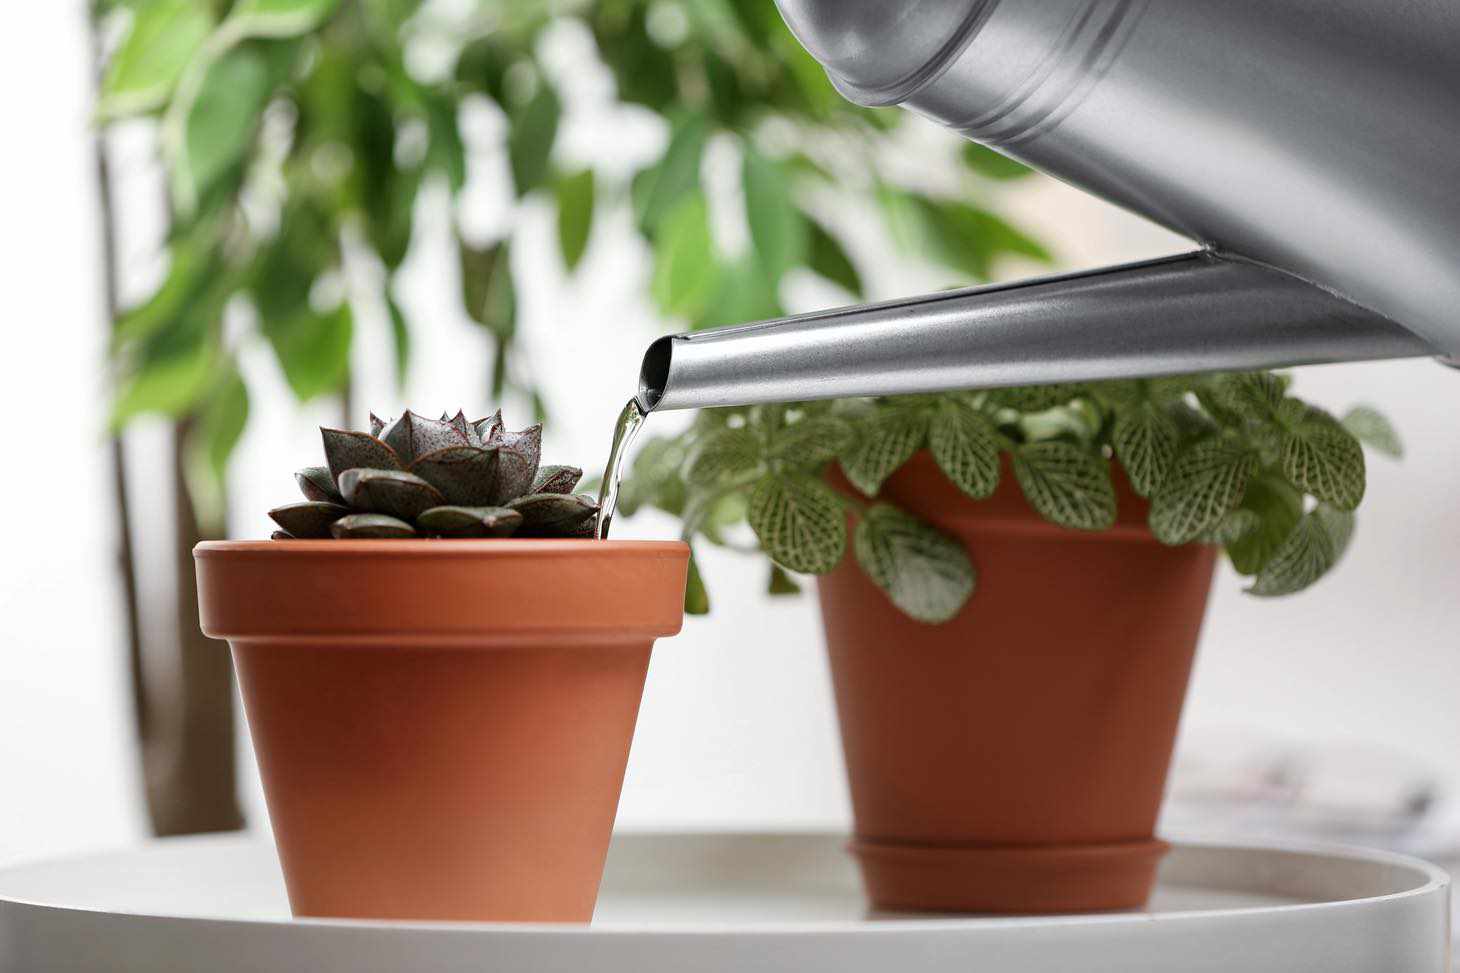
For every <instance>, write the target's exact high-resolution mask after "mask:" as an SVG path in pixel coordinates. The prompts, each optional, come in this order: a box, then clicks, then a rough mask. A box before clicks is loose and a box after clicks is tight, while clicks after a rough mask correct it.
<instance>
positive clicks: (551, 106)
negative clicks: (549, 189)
mask: <svg viewBox="0 0 1460 973" xmlns="http://www.w3.org/2000/svg"><path fill="white" fill-rule="evenodd" d="M562 112H563V106H562V103H561V102H559V101H558V93H557V92H556V91H554V90H553V89H552V86H551V85H549V84H548V83H547V82H546V81H545V80H539V82H538V86H537V93H536V94H534V95H533V96H532V98H531V99H530V100H529V101H528V102H527V104H525V105H523V106H522V107H521V108H518V109H517V110H515V111H513V112H512V114H511V118H510V120H509V124H510V126H511V127H510V128H509V130H508V133H507V159H508V162H510V163H511V167H512V184H513V185H514V186H516V187H517V195H518V196H525V195H527V194H528V193H529V192H531V191H532V190H533V189H536V188H537V187H538V186H541V185H543V184H544V183H545V182H546V181H547V179H548V177H549V174H550V169H549V167H548V160H549V159H550V158H551V157H552V153H553V143H554V142H555V141H556V140H557V137H558V119H559V118H560V117H561V116H562Z"/></svg>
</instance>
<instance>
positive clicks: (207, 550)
mask: <svg viewBox="0 0 1460 973" xmlns="http://www.w3.org/2000/svg"><path fill="white" fill-rule="evenodd" d="M688 550H689V545H687V544H686V543H685V542H684V541H635V540H602V541H600V540H592V539H588V538H580V539H565V538H553V537H542V538H538V537H532V538H513V537H479V538H471V539H467V540H461V539H457V540H448V539H445V538H441V539H431V538H419V539H400V540H289V541H273V540H241V541H203V542H202V543H200V544H198V545H197V546H196V547H194V548H193V556H194V557H195V558H218V557H234V556H240V555H245V556H254V557H262V558H287V557H293V556H297V555H301V554H310V555H315V556H321V555H323V556H326V557H328V556H331V555H338V556H339V557H340V558H341V559H348V558H357V557H390V558H429V557H450V558H461V557H463V556H474V555H480V556H483V557H492V558H508V557H514V556H522V555H540V554H558V555H561V556H564V557H567V556H576V557H584V556H593V557H603V556H624V555H644V554H653V553H660V554H666V555H671V556H675V555H678V554H680V553H681V552H687V551H688Z"/></svg>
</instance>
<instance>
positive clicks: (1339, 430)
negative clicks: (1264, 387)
mask: <svg viewBox="0 0 1460 973" xmlns="http://www.w3.org/2000/svg"><path fill="white" fill-rule="evenodd" d="M1289 402H1294V403H1296V402H1297V400H1295V399H1287V400H1285V401H1284V402H1283V410H1282V413H1281V419H1282V426H1283V436H1282V446H1281V449H1282V458H1281V462H1282V468H1283V475H1284V476H1286V477H1287V478H1288V482H1289V483H1291V484H1292V485H1293V486H1295V487H1297V488H1298V489H1299V490H1302V491H1303V492H1304V493H1310V494H1312V495H1313V496H1315V497H1317V498H1318V499H1319V500H1323V501H1325V502H1327V503H1330V504H1332V505H1333V506H1335V507H1338V508H1339V509H1341V510H1352V509H1354V508H1355V507H1357V506H1358V505H1359V501H1360V500H1362V499H1363V498H1364V483H1365V471H1364V450H1363V447H1362V446H1360V445H1359V441H1358V440H1357V439H1355V438H1354V436H1353V434H1352V433H1350V432H1349V431H1348V430H1347V429H1344V428H1343V426H1341V425H1339V424H1338V422H1336V421H1335V420H1334V419H1332V418H1331V417H1329V416H1328V415H1326V414H1325V413H1322V412H1319V411H1318V410H1316V409H1312V408H1308V407H1307V406H1303V405H1302V404H1301V403H1297V405H1294V406H1289V405H1288V403H1289Z"/></svg>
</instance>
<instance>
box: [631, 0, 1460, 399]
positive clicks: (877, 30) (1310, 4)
mask: <svg viewBox="0 0 1460 973" xmlns="http://www.w3.org/2000/svg"><path fill="white" fill-rule="evenodd" d="M777 2H778V4H779V6H780V8H781V11H782V14H783V16H784V17H785V19H786V22H787V24H788V25H789V26H790V28H791V30H792V32H793V33H794V34H795V35H796V36H797V38H798V39H799V40H800V41H801V42H802V43H803V44H804V45H805V46H806V47H807V49H808V50H809V51H810V52H811V53H812V54H813V55H814V56H815V57H816V58H817V59H818V60H819V61H820V62H821V63H822V64H823V66H824V67H825V68H826V71H827V74H828V75H829V77H830V78H831V80H832V82H833V84H835V85H836V87H837V88H838V89H839V90H840V91H841V92H842V93H843V94H844V95H845V96H846V97H848V98H850V99H851V100H853V101H856V102H859V103H861V104H865V105H900V106H902V107H905V108H908V109H910V110H912V111H915V112H917V113H919V114H922V115H925V116H927V117H929V118H931V119H933V120H935V121H937V122H938V123H940V124H942V125H945V126H947V127H949V128H953V129H955V130H957V131H959V132H960V133H962V134H963V135H965V136H967V137H969V138H972V139H974V140H977V141H979V142H982V143H984V144H987V145H989V146H992V147H993V148H995V149H997V150H998V151H1000V152H1004V153H1005V154H1007V155H1010V156H1012V157H1014V158H1017V159H1019V160H1020V161H1023V162H1025V163H1027V164H1029V165H1031V166H1033V167H1034V168H1036V169H1039V170H1041V171H1043V172H1046V173H1048V174H1050V175H1053V176H1055V177H1057V178H1059V179H1061V180H1063V181H1065V182H1068V183H1070V184H1072V185H1074V186H1077V187H1079V188H1081V189H1084V190H1086V191H1089V192H1092V193H1095V194H1097V195H1099V196H1101V197H1103V198H1105V199H1107V200H1109V201H1110V202H1112V203H1115V204H1117V205H1119V206H1121V207H1123V208H1125V209H1128V210H1131V211H1133V212H1136V213H1139V214H1141V215H1143V216H1145V217H1147V218H1149V219H1151V220H1153V221H1155V222H1157V223H1160V224H1162V225H1164V226H1166V227H1168V228H1170V229H1172V230H1174V231H1176V232H1178V233H1181V234H1183V235H1185V236H1187V237H1190V238H1191V239H1192V240H1193V241H1195V242H1196V243H1198V244H1199V245H1200V247H1201V250H1200V251H1198V252H1197V253H1194V254H1191V255H1187V256H1185V257H1181V258H1175V259H1174V260H1165V261H1152V262H1149V263H1146V264H1138V265H1131V266H1126V267H1120V268H1111V269H1110V270H1107V271H1094V272H1088V273H1083V274H1074V275H1066V276H1064V277H1057V278H1046V279H1042V280H1038V281H1031V282H1024V283H1016V284H1014V285H998V286H996V287H994V288H975V289H970V290H968V291H963V292H954V293H952V294H941V295H932V296H930V297H928V298H921V299H919V298H914V299H909V300H904V301H898V302H892V303H890V304H886V305H877V306H871V307H863V308H848V309H842V310H839V311H834V312H823V313H821V314H818V315H809V316H803V317H798V318H787V319H780V320H777V321H773V322H760V323H757V324H754V325H751V326H749V327H740V328H732V329H727V330H725V331H723V332H704V333H701V334H700V335H695V336H692V337H691V336H679V337H676V338H671V339H664V340H663V341H662V342H661V343H658V344H657V346H656V347H655V348H651V351H650V354H649V355H648V356H646V361H645V369H644V373H643V375H642V376H641V402H642V403H643V404H644V405H645V406H646V407H656V408H676V407H688V406H698V405H711V404H732V403H738V402H748V401H767V400H770V399H773V398H792V399H795V398H807V397H813V396H821V395H826V396H831V395H852V394H891V393H895V392H913V391H928V390H931V389H934V388H946V387H975V386H989V385H999V384H1027V383H1038V382H1052V381H1066V380H1072V379H1091V378H1109V377H1117V376H1120V375H1134V374H1163V373H1171V372H1174V371H1201V370H1213V369H1224V368H1239V367H1241V368H1246V367H1258V366H1276V365H1287V364H1301V363H1305V362H1319V361H1339V360H1351V359H1362V358H1385V357H1402V356H1414V355H1425V354H1432V355H1440V356H1454V355H1456V354H1460V3H1456V2H1454V0H1407V2H1402V3H1400V2H1393V0H1223V2H1221V3H1203V2H1197V0H777ZM899 349H902V350H903V351H904V352H905V354H902V355H899ZM935 365H936V366H937V367H934V366H935ZM797 389H799V390H800V394H785V393H788V392H791V391H792V390H797ZM808 391H809V392H811V393H812V395H807V394H806V393H807V392H808Z"/></svg>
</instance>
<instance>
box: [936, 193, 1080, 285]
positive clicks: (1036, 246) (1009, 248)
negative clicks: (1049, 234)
mask: <svg viewBox="0 0 1460 973" xmlns="http://www.w3.org/2000/svg"><path fill="white" fill-rule="evenodd" d="M925 205H927V206H928V207H929V214H928V215H929V220H930V223H931V225H932V227H933V230H934V233H935V237H936V240H937V246H936V248H935V249H934V251H933V253H931V254H930V256H932V257H934V259H937V260H939V261H941V262H942V263H944V264H946V265H947V266H949V267H952V268H953V269H955V270H959V271H962V272H964V273H966V274H968V275H969V276H970V277H972V278H973V279H975V280H987V279H988V278H989V277H990V276H992V274H993V262H994V261H995V260H997V259H998V258H1000V257H1004V256H1017V257H1025V258H1028V259H1030V260H1037V261H1039V262H1040V263H1050V262H1051V261H1052V260H1053V259H1054V258H1053V257H1052V256H1051V255H1050V253H1049V251H1048V250H1046V249H1045V248H1044V247H1043V245H1041V244H1040V243H1039V242H1038V241H1036V240H1035V239H1033V238H1032V237H1029V236H1026V235H1025V234H1024V233H1022V232H1021V231H1019V230H1018V229H1016V228H1015V227H1014V226H1013V225H1012V224H1010V223H1008V222H1006V221H1004V220H1003V219H1001V218H999V217H998V216H995V215H994V214H993V213H990V212H988V211H986V210H982V209H979V208H977V207H975V206H970V205H969V204H968V203H963V202H958V201H947V200H939V201H937V202H929V203H927V204H925Z"/></svg>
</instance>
